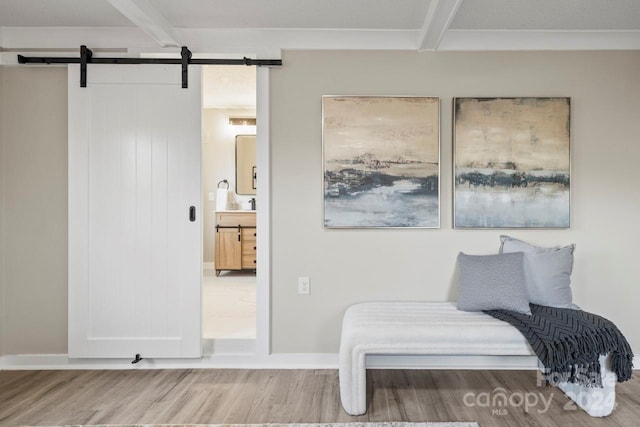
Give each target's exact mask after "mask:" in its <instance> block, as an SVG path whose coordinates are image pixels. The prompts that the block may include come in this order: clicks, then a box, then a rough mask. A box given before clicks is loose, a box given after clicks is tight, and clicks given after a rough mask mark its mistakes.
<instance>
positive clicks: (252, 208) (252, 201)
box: [249, 197, 256, 211]
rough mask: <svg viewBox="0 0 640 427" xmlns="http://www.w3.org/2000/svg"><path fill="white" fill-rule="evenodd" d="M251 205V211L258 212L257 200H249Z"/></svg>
mask: <svg viewBox="0 0 640 427" xmlns="http://www.w3.org/2000/svg"><path fill="white" fill-rule="evenodd" d="M249 204H251V210H252V211H255V210H256V198H255V197H253V198H251V199H250V200H249Z"/></svg>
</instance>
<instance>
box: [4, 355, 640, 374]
mask: <svg viewBox="0 0 640 427" xmlns="http://www.w3.org/2000/svg"><path fill="white" fill-rule="evenodd" d="M537 367H538V363H537V359H536V358H535V357H534V356H368V357H367V368H369V369H443V370H446V369H457V370H460V369H462V370H468V369H469V370H471V369H474V370H485V369H494V370H515V369H518V370H535V369H537ZM634 367H635V369H640V358H639V357H636V358H635V359H634ZM221 368H225V369H338V355H337V354H336V353H277V354H271V355H269V356H257V355H242V354H235V355H231V354H226V355H206V356H204V357H202V358H201V359H144V360H142V361H141V362H140V363H137V364H135V365H132V364H131V361H130V360H129V359H69V358H68V357H67V355H66V354H20V355H5V356H0V370H74V369H95V370H102V369H104V370H108V369H221Z"/></svg>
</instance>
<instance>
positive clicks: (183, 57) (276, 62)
mask: <svg viewBox="0 0 640 427" xmlns="http://www.w3.org/2000/svg"><path fill="white" fill-rule="evenodd" d="M18 63H20V64H80V87H87V64H176V65H181V66H182V87H183V88H185V89H186V88H188V87H189V65H191V64H194V65H246V66H248V67H250V66H258V67H262V66H267V67H274V66H280V65H282V60H281V59H251V58H247V57H245V58H242V59H209V58H202V59H194V58H192V55H191V51H190V50H189V49H188V48H187V47H186V46H182V50H181V51H180V59H178V58H94V57H93V52H92V51H91V49H88V48H87V47H86V46H85V45H82V46H80V57H79V58H64V57H39V56H22V55H18Z"/></svg>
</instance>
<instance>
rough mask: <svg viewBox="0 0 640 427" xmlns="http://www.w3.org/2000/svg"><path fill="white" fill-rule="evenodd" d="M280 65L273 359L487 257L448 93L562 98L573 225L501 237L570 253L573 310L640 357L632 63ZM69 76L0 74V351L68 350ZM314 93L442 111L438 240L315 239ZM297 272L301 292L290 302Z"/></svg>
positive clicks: (601, 55)
mask: <svg viewBox="0 0 640 427" xmlns="http://www.w3.org/2000/svg"><path fill="white" fill-rule="evenodd" d="M283 59H284V64H285V65H284V66H283V67H282V68H281V69H273V70H272V73H271V132H272V134H271V140H272V166H271V167H272V180H273V181H272V182H273V187H272V206H273V208H272V209H273V210H272V218H273V224H272V236H273V237H272V247H273V252H272V261H273V271H272V276H273V290H272V299H273V301H272V318H273V327H272V328H273V331H272V333H273V339H272V340H273V343H272V344H273V351H274V352H276V353H282V352H336V351H337V349H338V342H339V330H340V322H341V316H342V314H343V312H344V309H345V308H346V307H347V306H348V305H349V304H352V303H354V302H358V301H366V300H383V299H393V300H403V299H417V300H433V301H437V300H447V299H451V298H454V297H455V294H456V291H455V289H453V287H452V285H451V282H452V276H453V270H454V263H455V256H456V254H457V252H458V251H461V250H462V251H465V252H468V253H491V252H495V251H496V250H497V248H498V236H499V234H501V233H500V232H499V231H457V230H452V229H451V97H453V96H500V95H502V96H553V95H557V96H571V97H572V109H573V111H572V119H573V122H572V140H573V147H572V149H573V152H572V156H573V158H572V160H573V175H572V228H571V229H570V230H561V231H510V232H509V233H510V234H512V235H514V236H517V237H521V238H524V239H527V240H530V241H533V242H536V243H539V244H563V243H568V242H576V243H577V245H578V247H577V251H576V264H575V272H574V275H573V281H574V290H575V301H576V302H577V303H578V304H581V305H582V306H584V307H585V308H586V309H589V310H591V311H595V312H597V313H600V314H602V315H605V316H607V317H609V318H611V319H612V320H614V321H615V322H616V323H617V324H618V325H619V326H620V327H621V329H622V331H623V332H624V333H625V334H626V335H627V336H628V338H629V339H630V341H631V343H632V345H633V346H634V348H635V349H636V352H640V327H639V326H637V323H638V316H637V314H636V311H637V310H636V309H635V304H637V301H640V286H638V285H637V278H638V277H640V263H638V262H637V260H636V258H637V256H636V246H637V243H636V242H637V241H639V240H640V228H639V227H638V226H637V219H636V218H637V216H638V212H640V192H639V191H638V190H637V182H636V181H637V173H636V172H635V171H636V170H637V161H638V159H639V158H640V142H639V141H638V135H640V120H638V117H640V101H639V100H640V81H639V80H638V79H637V76H638V75H640V52H581V53H566V52H548V53H541V52H538V53H435V54H434V53H413V52H321V51H314V52H302V51H300V52H285V54H284V58H283ZM65 76H66V72H65V70H64V69H62V68H35V67H34V68H22V67H18V68H7V69H5V70H4V72H3V76H2V80H3V82H4V93H3V94H2V95H3V96H2V104H3V107H4V115H3V121H2V125H3V134H4V136H5V138H4V141H3V142H4V144H5V149H4V153H5V157H4V159H3V163H2V175H3V176H4V179H5V195H4V201H5V228H6V235H5V239H4V247H5V248H6V254H5V266H6V268H5V271H4V273H3V274H4V277H5V300H4V307H3V308H2V310H1V311H2V313H4V316H5V319H4V320H5V336H4V350H5V353H9V354H17V353H64V352H66V329H67V321H66V316H67V302H66V301H67V299H66V298H67V294H66V282H67V275H66V263H67V258H66V251H67V243H66V233H67V226H66V221H67V210H66V209H67V208H66V206H67V190H66V179H67V160H66V159H67V150H66V139H67V136H66V123H67V122H66V77H65ZM324 94H334V95H335V94H379V95H393V94H401V95H431V96H439V97H440V98H441V99H442V105H441V111H442V136H441V140H442V172H441V176H442V203H441V206H442V209H441V215H442V228H441V229H440V230H326V231H325V230H324V229H323V228H322V194H321V179H322V165H321V152H322V151H321V150H322V142H321V121H320V116H321V103H320V97H321V96H322V95H324ZM214 180H215V178H214ZM216 182H217V181H216ZM212 206H213V205H212ZM209 210H212V208H210V209H209ZM303 275H304V276H307V275H308V276H310V277H311V295H308V296H299V295H297V293H296V285H297V283H296V282H297V277H298V276H303Z"/></svg>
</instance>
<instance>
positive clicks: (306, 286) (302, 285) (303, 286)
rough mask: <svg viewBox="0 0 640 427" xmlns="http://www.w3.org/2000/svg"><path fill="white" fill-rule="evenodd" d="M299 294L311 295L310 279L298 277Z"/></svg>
mask: <svg viewBox="0 0 640 427" xmlns="http://www.w3.org/2000/svg"><path fill="white" fill-rule="evenodd" d="M298 293H299V294H300V295H309V294H310V293H311V282H310V281H309V278H308V277H298Z"/></svg>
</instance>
